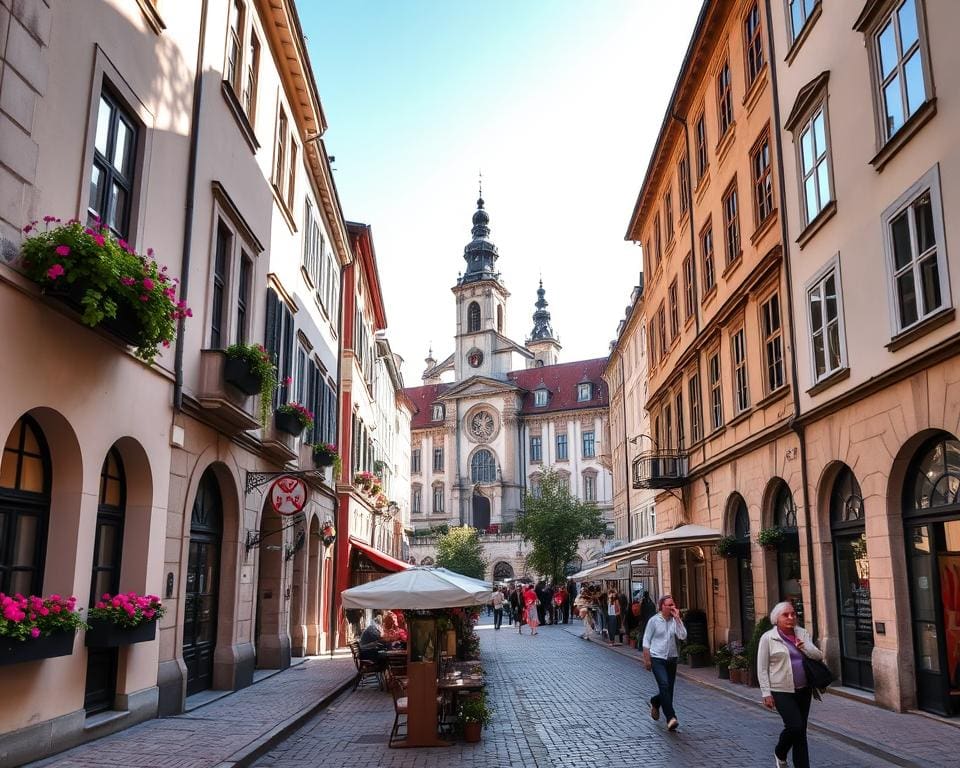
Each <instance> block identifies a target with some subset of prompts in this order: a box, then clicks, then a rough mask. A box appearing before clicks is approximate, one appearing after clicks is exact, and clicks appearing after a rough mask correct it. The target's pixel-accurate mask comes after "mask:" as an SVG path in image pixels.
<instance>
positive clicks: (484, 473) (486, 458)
mask: <svg viewBox="0 0 960 768" xmlns="http://www.w3.org/2000/svg"><path fill="white" fill-rule="evenodd" d="M496 479H497V462H496V460H495V459H494V458H493V454H492V453H491V452H490V451H488V450H487V449H486V448H481V449H480V450H479V451H477V452H476V453H475V454H473V458H472V459H471V460H470V482H472V483H492V482H494V481H495V480H496Z"/></svg>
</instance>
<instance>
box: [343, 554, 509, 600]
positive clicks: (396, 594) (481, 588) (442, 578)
mask: <svg viewBox="0 0 960 768" xmlns="http://www.w3.org/2000/svg"><path fill="white" fill-rule="evenodd" d="M342 597H343V607H344V608H373V609H391V608H396V609H397V610H401V611H412V610H428V609H433V608H456V607H458V606H467V605H486V604H487V603H489V602H490V600H491V599H492V597H493V585H492V584H491V583H490V582H488V581H481V580H480V579H472V578H470V577H469V576H463V575H461V574H459V573H454V572H453V571H448V570H447V569H446V568H431V567H428V566H422V565H421V566H414V567H412V568H408V569H406V570H405V571H400V572H399V573H392V574H390V575H389V576H384V577H383V578H382V579H377V580H376V581H371V582H369V583H367V584H361V585H360V586H359V587H351V588H350V589H345V590H344V591H343V593H342Z"/></svg>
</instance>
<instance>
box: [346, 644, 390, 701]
mask: <svg viewBox="0 0 960 768" xmlns="http://www.w3.org/2000/svg"><path fill="white" fill-rule="evenodd" d="M349 645H350V654H351V655H352V656H353V663H354V665H355V666H356V668H357V679H356V680H355V681H354V683H353V690H357V688H359V687H360V686H361V685H362V684H363V683H365V682H367V681H369V680H375V681H376V683H377V688H379V689H380V690H381V691H382V690H383V677H382V676H381V674H380V670H379V669H378V668H377V662H375V661H370V660H369V659H361V658H360V643H359V641H357V640H354V641H353V642H351V643H350V644H349Z"/></svg>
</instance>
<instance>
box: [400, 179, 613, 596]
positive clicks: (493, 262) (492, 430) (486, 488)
mask: <svg viewBox="0 0 960 768" xmlns="http://www.w3.org/2000/svg"><path fill="white" fill-rule="evenodd" d="M489 225H490V217H489V215H488V213H487V211H486V210H485V209H484V201H483V199H482V198H481V199H479V200H478V201H477V210H476V212H475V213H474V214H473V229H472V240H471V241H470V242H469V243H468V244H467V245H466V247H465V248H464V253H463V258H464V260H465V261H466V269H465V271H464V272H463V273H462V275H460V276H459V278H458V280H457V283H456V285H455V286H454V287H453V289H452V290H453V294H454V296H455V298H456V323H455V333H454V351H453V352H452V353H451V354H450V355H449V356H448V357H446V358H445V359H442V360H441V361H439V362H438V361H437V360H435V359H434V358H433V355H432V351H431V354H430V355H429V356H428V357H427V359H426V369H425V370H424V372H423V376H422V379H423V385H422V386H419V387H409V388H407V389H406V390H405V391H406V394H407V395H408V396H409V397H410V399H411V401H412V402H413V403H414V405H415V411H414V415H413V419H412V422H411V466H410V470H411V499H410V509H411V523H412V524H413V526H414V528H415V529H424V528H430V527H435V526H438V525H441V524H448V525H451V526H453V525H471V526H473V527H475V528H478V529H479V530H480V531H481V532H482V533H485V534H487V536H485V538H489V537H494V538H496V537H500V538H501V539H502V538H503V536H504V535H505V529H506V530H509V528H510V525H509V524H511V523H513V522H514V521H515V520H516V519H517V515H518V512H519V511H520V509H521V507H522V503H523V496H524V493H525V492H527V491H531V492H535V490H536V487H537V484H538V483H539V479H540V477H542V474H543V471H544V469H545V468H546V467H551V468H553V469H555V470H557V471H558V472H559V473H560V474H561V476H562V477H564V478H565V479H566V480H567V482H568V483H569V488H570V492H571V494H572V495H574V496H576V497H578V498H580V499H582V500H584V501H592V502H595V503H596V504H597V505H598V506H599V507H600V509H601V510H602V511H603V512H604V516H605V518H606V519H608V520H612V517H611V515H612V499H613V481H612V477H611V474H610V462H609V456H608V455H607V453H608V452H607V450H606V445H605V438H604V437H603V436H604V435H606V434H608V424H607V419H608V402H609V399H608V392H607V385H606V383H605V382H604V380H603V378H602V373H603V369H604V365H605V363H606V358H596V359H592V360H579V361H575V362H568V363H562V362H560V351H561V346H560V341H559V339H558V337H557V336H556V334H555V333H554V331H553V327H552V325H551V318H550V312H549V311H548V310H547V301H546V298H545V291H544V288H543V283H542V281H541V284H540V287H539V289H538V290H537V301H536V304H535V307H536V310H535V312H534V313H533V329H532V331H531V333H530V335H529V337H528V338H527V339H526V340H525V341H524V342H523V343H519V342H517V341H514V340H512V339H510V338H509V337H508V336H507V335H506V334H505V332H504V329H505V327H506V316H507V311H508V299H509V298H510V293H509V291H508V290H507V287H506V285H505V284H504V282H503V280H502V278H501V275H500V273H499V271H498V270H497V260H498V259H499V253H498V251H497V247H496V245H494V244H493V242H492V241H491V240H490V226H489ZM416 542H417V540H416V538H415V539H414V540H413V542H411V553H412V555H413V557H414V558H415V559H416V560H417V561H418V562H420V561H422V559H423V558H424V557H428V556H429V552H428V551H427V550H425V549H424V547H422V546H417V544H416ZM602 545H603V542H600V541H595V542H593V545H592V546H586V548H585V550H584V551H583V552H582V553H581V555H582V556H583V557H584V559H585V560H586V559H590V558H591V557H593V556H595V555H596V554H599V549H600V547H602ZM418 555H419V557H418ZM518 565H519V566H520V567H521V568H522V563H518ZM513 570H514V571H516V568H514V569H513ZM491 575H492V574H491ZM500 575H502V572H501V574H500ZM516 575H520V574H519V573H517V574H516ZM498 577H499V575H498Z"/></svg>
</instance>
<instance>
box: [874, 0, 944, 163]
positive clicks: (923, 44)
mask: <svg viewBox="0 0 960 768" xmlns="http://www.w3.org/2000/svg"><path fill="white" fill-rule="evenodd" d="M907 3H910V4H912V5H913V12H914V15H915V18H916V22H917V39H916V41H915V42H914V43H913V44H911V46H910V47H909V48H908V49H907V51H903V50H901V41H900V19H899V13H898V12H899V11H900V9H901V8H902V7H904V6H905V5H906V4H907ZM925 22H926V17H925V9H924V8H922V7H921V3H920V2H918V0H900V1H899V2H896V3H894V4H893V5H892V6H891V8H890V10H889V12H888V13H886V14H885V15H884V16H883V18H882V19H881V20H880V21H879V23H877V24H876V26H875V28H874V31H873V34H872V35H871V36H870V53H871V55H872V56H873V63H874V67H875V72H876V90H875V93H874V96H875V98H876V105H877V118H878V120H879V123H880V138H881V143H882V144H885V143H886V142H888V141H889V140H890V139H892V138H893V137H894V136H896V135H897V133H899V132H900V130H901V129H902V128H903V127H904V126H905V125H906V124H907V123H908V122H910V118H911V117H912V116H913V115H914V114H916V113H917V112H918V111H920V108H921V107H922V106H923V105H924V104H926V103H927V102H928V101H929V100H930V98H931V97H932V94H933V88H932V82H931V78H930V76H929V74H928V66H929V64H928V57H929V53H928V48H927V38H926V23H925ZM888 24H893V34H894V44H895V46H896V48H897V62H896V66H895V67H894V68H893V71H892V72H891V73H890V74H889V75H888V76H886V77H884V74H883V66H882V62H881V59H880V35H881V34H882V33H883V31H884V29H886V27H887V25H888ZM915 55H919V56H920V72H921V75H922V76H923V100H922V101H921V102H920V103H919V104H918V105H917V108H916V109H914V110H913V112H910V111H909V109H910V105H909V102H908V101H907V89H906V77H905V74H906V72H905V67H904V64H905V62H906V61H907V60H908V59H910V58H912V57H913V56H915ZM895 78H899V79H900V88H899V91H900V108H901V110H902V116H903V122H902V123H900V125H899V126H898V127H897V128H895V129H894V130H892V131H891V130H889V127H888V126H887V120H886V117H887V108H886V102H885V100H884V88H885V87H886V86H887V85H889V84H890V83H892V82H893V80H894V79H895Z"/></svg>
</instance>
